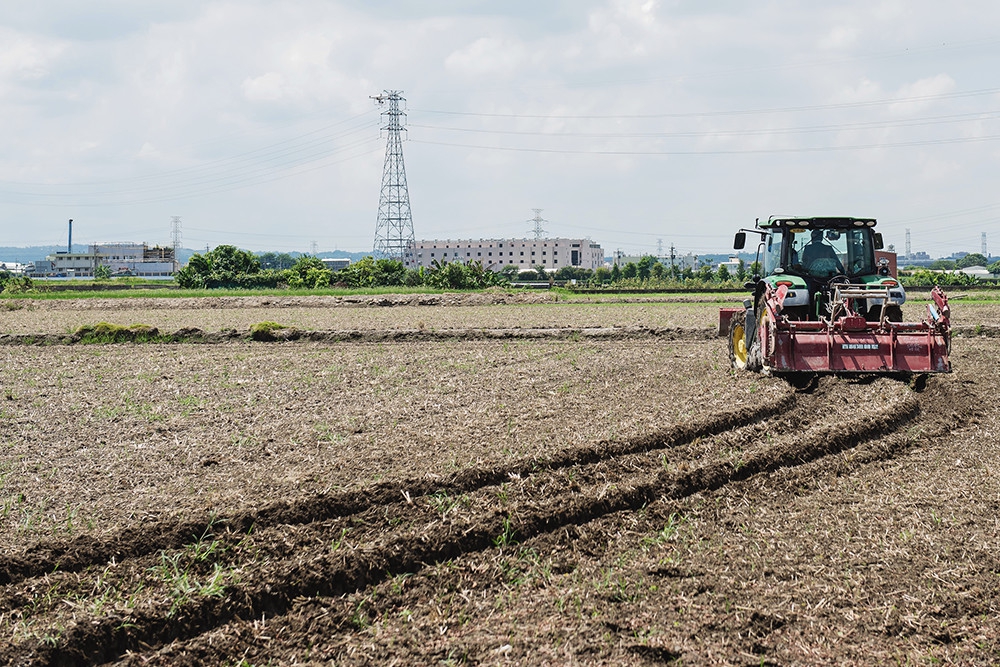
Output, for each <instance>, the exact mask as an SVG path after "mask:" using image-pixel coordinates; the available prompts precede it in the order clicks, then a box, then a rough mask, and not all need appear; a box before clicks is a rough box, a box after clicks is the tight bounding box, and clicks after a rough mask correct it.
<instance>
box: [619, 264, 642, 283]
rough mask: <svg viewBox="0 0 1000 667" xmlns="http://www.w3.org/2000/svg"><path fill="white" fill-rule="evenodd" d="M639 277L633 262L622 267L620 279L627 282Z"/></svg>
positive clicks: (637, 268) (637, 269)
mask: <svg viewBox="0 0 1000 667" xmlns="http://www.w3.org/2000/svg"><path fill="white" fill-rule="evenodd" d="M638 275H639V267H638V266H636V264H635V262H629V263H627V264H626V265H625V266H623V267H622V279H623V280H629V279H630V278H636V277H638Z"/></svg>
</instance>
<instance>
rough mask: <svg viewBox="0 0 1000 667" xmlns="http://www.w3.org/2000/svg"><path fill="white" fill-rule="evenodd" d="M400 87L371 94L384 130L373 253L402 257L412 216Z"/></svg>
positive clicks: (409, 236)
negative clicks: (403, 136) (400, 104)
mask: <svg viewBox="0 0 1000 667" xmlns="http://www.w3.org/2000/svg"><path fill="white" fill-rule="evenodd" d="M402 93H403V91H401V90H386V91H383V92H382V94H381V95H378V96H376V97H373V98H372V99H373V100H375V103H376V104H378V105H379V106H382V107H385V106H387V105H388V106H387V108H386V109H385V110H384V111H383V112H382V117H383V118H384V119H385V125H383V126H382V128H381V129H383V130H385V131H386V143H385V166H384V167H383V169H382V192H381V194H380V195H379V200H378V221H377V222H376V224H375V247H374V254H375V256H376V257H383V258H390V259H398V260H403V257H404V255H405V253H406V248H407V246H408V245H410V244H411V243H413V242H414V237H413V217H412V216H411V214H410V193H409V191H408V190H407V189H406V169H405V167H404V166H403V139H402V133H403V132H405V131H406V128H405V122H406V114H405V113H404V112H403V111H401V110H400V108H399V103H400V102H405V101H406V100H405V98H404V97H403V95H402Z"/></svg>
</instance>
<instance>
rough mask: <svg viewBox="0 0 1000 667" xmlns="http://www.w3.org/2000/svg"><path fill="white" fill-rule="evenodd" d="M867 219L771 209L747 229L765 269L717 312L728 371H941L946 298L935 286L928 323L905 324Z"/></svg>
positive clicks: (899, 295)
mask: <svg viewBox="0 0 1000 667" xmlns="http://www.w3.org/2000/svg"><path fill="white" fill-rule="evenodd" d="M875 224H876V222H875V220H873V219H871V218H819V217H816V218H800V217H771V218H769V219H768V220H767V221H766V222H763V223H761V222H759V221H758V222H757V224H756V225H755V226H754V229H744V230H740V232H739V233H737V234H736V240H735V243H734V244H733V245H734V247H735V248H736V249H737V250H741V249H743V248H744V247H745V245H746V238H747V234H756V235H759V237H760V242H759V245H758V251H757V257H758V265H760V264H761V256H762V255H763V262H762V266H763V273H764V276H763V277H761V276H754V277H753V279H752V280H751V281H750V282H749V283H748V284H747V286H748V287H750V288H752V289H753V295H752V298H750V299H747V300H746V301H744V305H743V308H724V309H722V311H721V312H720V332H725V333H727V334H728V336H729V357H730V361H731V363H732V366H733V367H734V368H736V369H747V370H752V371H765V372H768V373H777V374H782V373H817V372H835V373H852V372H856V373H881V372H884V373H931V372H948V371H950V369H951V366H950V362H949V361H948V348H949V344H950V322H949V309H948V302H947V298H945V296H944V294H943V293H942V292H941V291H940V290H938V289H935V291H934V292H932V301H933V303H932V304H931V305H930V306H929V309H928V311H929V317H928V319H927V320H926V321H922V322H914V323H904V322H903V311H902V305H903V303H904V302H905V301H906V291H905V290H904V289H903V286H902V284H900V282H899V281H898V280H897V279H896V277H895V276H893V275H891V273H890V268H889V261H888V260H887V259H881V260H876V251H877V250H881V249H882V235H881V234H879V233H877V232H875V230H874V227H875Z"/></svg>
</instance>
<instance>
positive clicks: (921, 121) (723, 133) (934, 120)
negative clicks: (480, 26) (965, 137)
mask: <svg viewBox="0 0 1000 667" xmlns="http://www.w3.org/2000/svg"><path fill="white" fill-rule="evenodd" d="M998 119H1000V111H986V112H975V113H963V114H951V115H947V116H929V117H926V118H914V119H908V120H901V121H865V122H858V123H839V124H830V125H814V126H805V127H778V128H758V129H748V130H717V129H712V130H704V131H698V132H614V133H612V132H543V131H523V130H497V129H485V128H469V127H447V126H441V125H422V124H418V123H411V124H410V125H411V126H412V127H419V128H422V129H428V130H443V131H446V132H466V133H473V134H500V135H510V136H542V137H583V138H593V139H649V138H661V139H671V138H705V137H742V136H760V135H775V134H778V135H780V134H811V133H820V132H842V131H845V130H878V129H896V128H902V127H925V126H929V125H943V124H952V123H968V122H982V121H984V120H998Z"/></svg>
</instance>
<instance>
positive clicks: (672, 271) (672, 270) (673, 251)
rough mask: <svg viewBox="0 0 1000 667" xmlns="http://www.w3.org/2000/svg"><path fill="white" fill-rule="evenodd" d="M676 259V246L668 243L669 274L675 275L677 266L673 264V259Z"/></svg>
mask: <svg viewBox="0 0 1000 667" xmlns="http://www.w3.org/2000/svg"><path fill="white" fill-rule="evenodd" d="M675 259H677V248H675V247H674V244H673V243H671V244H670V275H672V276H673V277H675V278H676V277H677V268H676V267H675V266H674V260H675Z"/></svg>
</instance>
